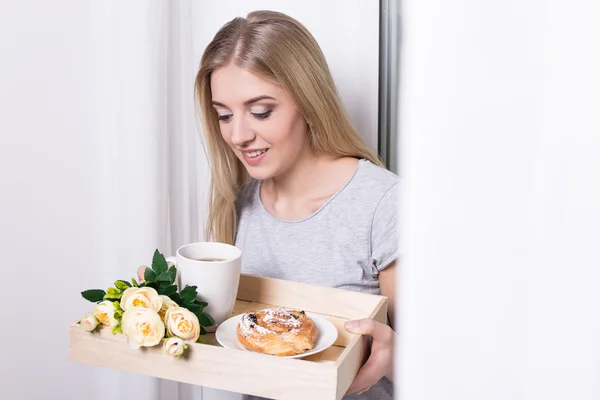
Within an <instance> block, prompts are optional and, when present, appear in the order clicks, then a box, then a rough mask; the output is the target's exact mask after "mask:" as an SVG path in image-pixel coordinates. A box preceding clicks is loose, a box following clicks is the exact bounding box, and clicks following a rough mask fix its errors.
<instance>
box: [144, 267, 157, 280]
mask: <svg viewBox="0 0 600 400" xmlns="http://www.w3.org/2000/svg"><path fill="white" fill-rule="evenodd" d="M144 280H145V281H146V282H149V283H150V282H154V281H156V273H155V272H154V271H153V270H151V269H150V268H146V271H144Z"/></svg>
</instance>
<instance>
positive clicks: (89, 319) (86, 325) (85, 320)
mask: <svg viewBox="0 0 600 400" xmlns="http://www.w3.org/2000/svg"><path fill="white" fill-rule="evenodd" d="M99 323H100V321H98V319H97V318H96V317H94V316H93V315H92V314H85V315H84V316H83V317H82V318H81V321H79V326H81V327H82V328H83V330H85V331H87V332H92V331H93V330H94V329H96V327H98V324H99Z"/></svg>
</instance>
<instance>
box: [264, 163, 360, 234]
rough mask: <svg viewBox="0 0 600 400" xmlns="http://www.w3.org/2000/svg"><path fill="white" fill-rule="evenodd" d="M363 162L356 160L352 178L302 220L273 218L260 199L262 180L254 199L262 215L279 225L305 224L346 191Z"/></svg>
mask: <svg viewBox="0 0 600 400" xmlns="http://www.w3.org/2000/svg"><path fill="white" fill-rule="evenodd" d="M364 162H368V160H367V159H364V158H361V159H359V160H358V165H357V166H356V168H355V170H354V173H353V174H352V176H351V177H350V179H348V181H346V183H345V184H344V185H343V186H342V187H341V188H340V189H339V190H338V191H337V192H335V193H334V194H333V195H332V196H331V197H330V198H329V199H327V201H325V203H323V204H322V205H321V207H319V208H318V209H317V210H316V211H315V212H314V213H312V214H311V215H309V216H307V217H306V218H302V219H296V220H284V219H280V218H277V217H276V216H274V215H273V214H271V213H270V212H269V211H268V210H267V209H266V208H265V206H264V204H263V202H262V199H261V198H260V187H261V185H262V182H263V181H262V180H259V181H258V184H257V185H256V191H255V193H254V196H255V199H256V201H257V202H258V204H259V206H260V209H261V210H262V212H263V213H265V214H266V215H267V216H269V218H271V219H273V220H275V221H277V222H280V223H284V224H299V223H302V222H306V221H308V220H310V219H312V218H314V217H316V216H317V215H318V214H319V213H321V212H322V211H323V210H324V209H325V208H326V207H327V206H328V205H329V204H330V203H331V202H332V201H333V200H334V199H335V198H336V197H337V196H338V195H340V194H341V193H342V192H343V191H344V189H346V188H347V187H348V185H350V183H351V182H352V181H353V180H354V177H355V176H356V174H357V173H358V171H359V170H360V167H361V165H362V164H363V163H364Z"/></svg>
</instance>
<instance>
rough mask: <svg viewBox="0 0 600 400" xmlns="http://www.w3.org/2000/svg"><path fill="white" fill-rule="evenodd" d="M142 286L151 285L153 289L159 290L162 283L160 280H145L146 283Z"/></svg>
mask: <svg viewBox="0 0 600 400" xmlns="http://www.w3.org/2000/svg"><path fill="white" fill-rule="evenodd" d="M142 286H145V287H151V288H152V289H154V290H156V291H157V292H158V290H159V289H160V284H159V283H158V282H144V284H143V285H142Z"/></svg>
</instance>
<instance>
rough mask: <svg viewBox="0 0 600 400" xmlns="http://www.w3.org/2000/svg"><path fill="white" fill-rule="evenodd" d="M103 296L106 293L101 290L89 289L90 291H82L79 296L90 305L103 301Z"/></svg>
mask: <svg viewBox="0 0 600 400" xmlns="http://www.w3.org/2000/svg"><path fill="white" fill-rule="evenodd" d="M105 294H106V292H105V291H104V290H102V289H90V290H84V291H83V292H81V295H82V296H83V298H84V299H86V300H87V301H91V302H92V303H99V302H101V301H102V300H104V295H105Z"/></svg>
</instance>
